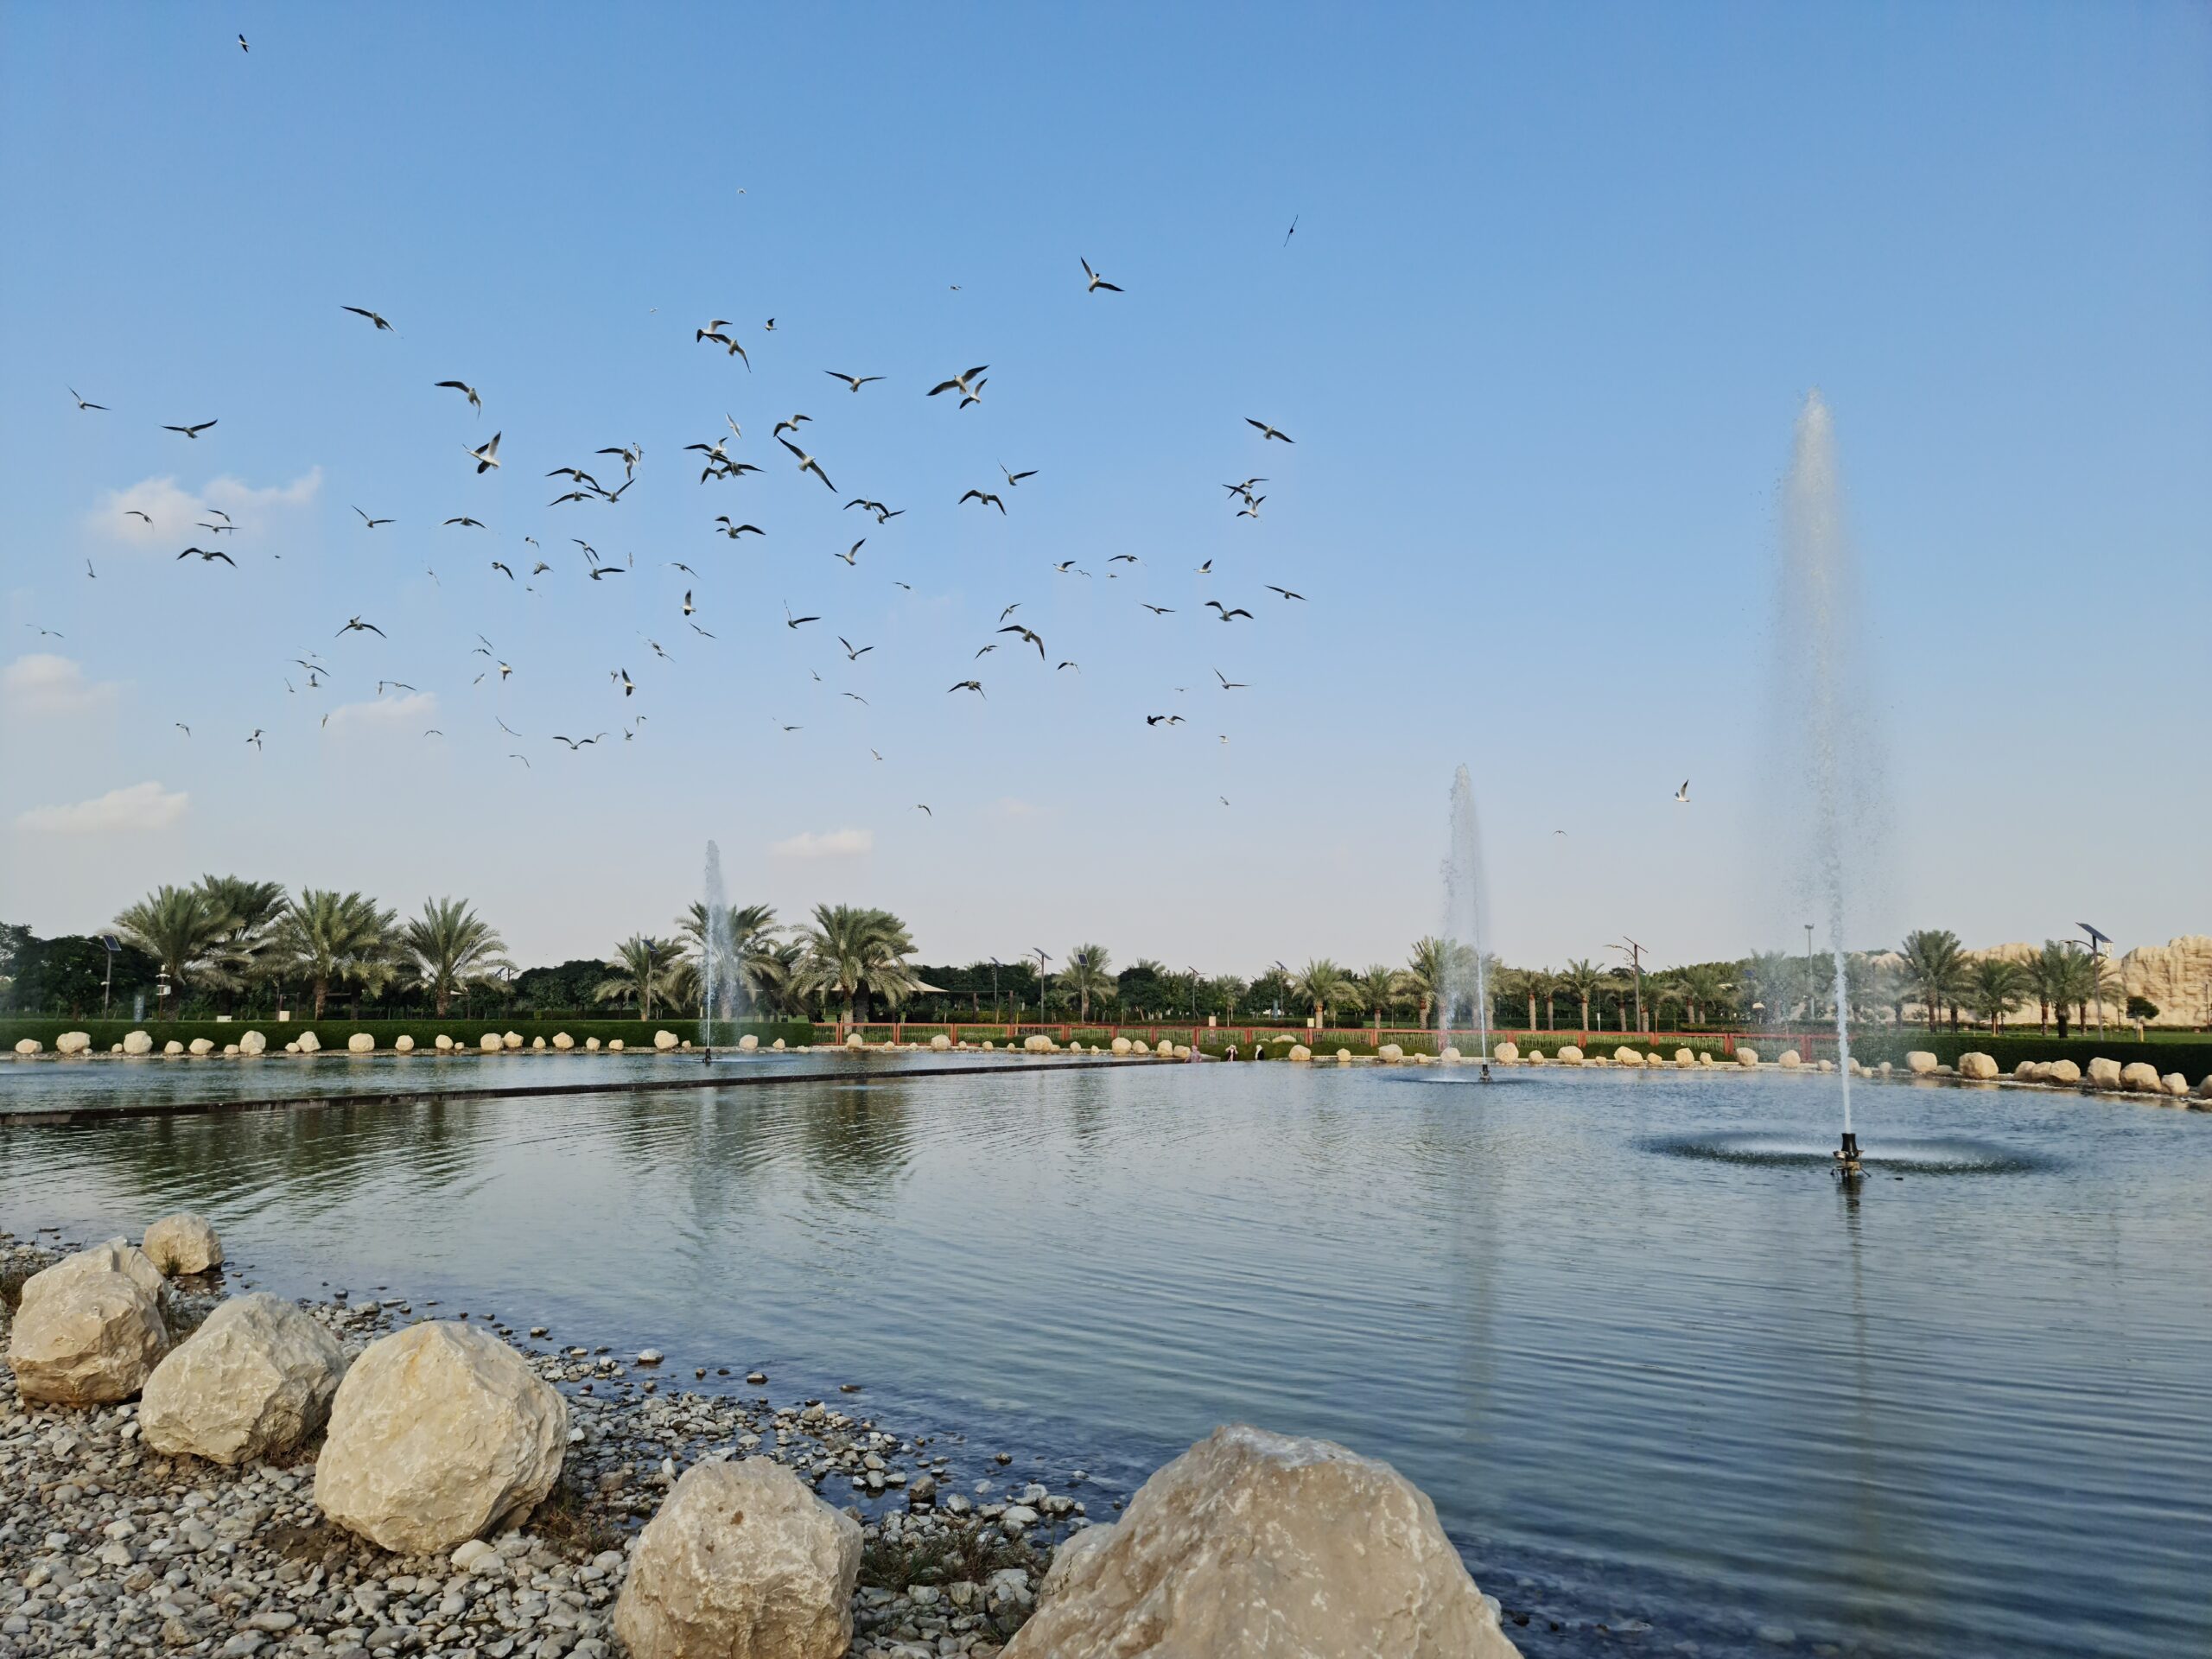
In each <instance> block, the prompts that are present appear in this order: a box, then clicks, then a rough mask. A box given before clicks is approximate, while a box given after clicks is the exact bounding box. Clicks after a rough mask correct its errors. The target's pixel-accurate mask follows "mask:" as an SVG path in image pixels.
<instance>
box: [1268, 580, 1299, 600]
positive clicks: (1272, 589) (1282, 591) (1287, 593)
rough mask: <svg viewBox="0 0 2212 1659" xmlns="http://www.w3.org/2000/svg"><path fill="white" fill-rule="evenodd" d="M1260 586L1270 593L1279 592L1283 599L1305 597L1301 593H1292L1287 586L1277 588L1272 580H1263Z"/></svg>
mask: <svg viewBox="0 0 2212 1659" xmlns="http://www.w3.org/2000/svg"><path fill="white" fill-rule="evenodd" d="M1260 586H1262V588H1266V589H1267V590H1268V592H1269V593H1271V594H1281V595H1282V596H1283V597H1284V598H1285V599H1298V600H1302V599H1304V598H1305V597H1306V595H1305V594H1294V593H1293V592H1291V591H1290V589H1289V588H1278V587H1276V586H1275V585H1274V583H1273V582H1262V583H1261V584H1260Z"/></svg>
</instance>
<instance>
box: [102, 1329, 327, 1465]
mask: <svg viewBox="0 0 2212 1659" xmlns="http://www.w3.org/2000/svg"><path fill="white" fill-rule="evenodd" d="M345 1374H346V1354H345V1351H344V1350H343V1349H341V1348H340V1347H339V1345H338V1338H336V1337H334V1336H333V1335H331V1333H330V1332H329V1331H328V1330H327V1329H326V1328H325V1327H324V1326H323V1325H322V1323H321V1321H320V1320H318V1319H315V1318H314V1317H313V1316H312V1315H310V1314H308V1313H303V1312H302V1311H301V1310H300V1309H299V1308H298V1307H296V1306H294V1305H293V1304H292V1303H290V1302H288V1301H285V1300H283V1299H282V1298H280V1297H276V1296H271V1295H270V1294H268V1293H267V1292H266V1291H258V1290H257V1291H255V1292H253V1293H252V1294H251V1295H246V1296H239V1297H235V1298H233V1299H232V1300H229V1301H226V1302H225V1303H223V1304H222V1305H221V1306H219V1307H218V1308H216V1310H215V1311H214V1312H213V1313H211V1314H209V1315H208V1316H207V1323H206V1324H204V1325H201V1326H200V1328H199V1329H198V1330H197V1331H195V1332H193V1333H192V1334H191V1335H190V1336H189V1337H188V1338H185V1340H184V1341H183V1343H181V1344H180V1345H179V1346H177V1347H176V1348H175V1349H173V1350H171V1351H170V1352H169V1355H168V1358H166V1359H164V1360H162V1363H160V1364H158V1365H156V1367H154V1374H153V1375H152V1376H149V1377H148V1378H147V1379H146V1389H145V1395H144V1397H143V1399H142V1400H141V1401H140V1402H139V1406H138V1422H139V1432H140V1433H142V1434H143V1436H144V1437H145V1440H146V1444H147V1445H148V1446H151V1447H152V1448H153V1449H154V1450H155V1451H156V1452H167V1453H168V1455H169V1456H171V1457H177V1456H181V1455H183V1454H186V1453H189V1454H191V1455H192V1456H194V1457H197V1458H207V1459H209V1460H211V1461H213V1462H215V1463H226V1464H230V1463H240V1462H243V1461H245V1459H248V1458H263V1457H268V1456H270V1455H271V1454H272V1453H277V1452H288V1451H289V1450H290V1449H291V1448H292V1447H294V1446H297V1445H298V1444H299V1443H300V1442H301V1441H302V1440H306V1439H307V1438H308V1436H309V1435H311V1434H313V1433H315V1430H317V1429H318V1428H320V1427H322V1424H323V1420H324V1419H325V1418H326V1417H327V1416H328V1415H329V1414H330V1397H331V1395H334V1394H335V1393H336V1392H337V1391H338V1380H339V1378H340V1377H341V1376H344V1375H345Z"/></svg>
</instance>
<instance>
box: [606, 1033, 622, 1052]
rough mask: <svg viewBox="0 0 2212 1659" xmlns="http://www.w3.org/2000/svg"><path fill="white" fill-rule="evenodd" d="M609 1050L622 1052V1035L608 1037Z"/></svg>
mask: <svg viewBox="0 0 2212 1659" xmlns="http://www.w3.org/2000/svg"><path fill="white" fill-rule="evenodd" d="M607 1052H608V1053H610V1054H620V1052H622V1039H620V1037H610V1038H608V1039H607Z"/></svg>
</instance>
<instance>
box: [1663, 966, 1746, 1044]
mask: <svg viewBox="0 0 2212 1659" xmlns="http://www.w3.org/2000/svg"><path fill="white" fill-rule="evenodd" d="M1675 984H1676V985H1677V986H1678V987H1680V988H1681V993H1682V1003H1683V1007H1685V1009H1686V1010H1687V1011H1688V1014H1689V1020H1690V1027H1691V1029H1692V1030H1695V1029H1697V1027H1699V1026H1700V1024H1702V1023H1703V1021H1704V1020H1708V1019H1711V1018H1712V1017H1713V1015H1714V1014H1717V1013H1719V1010H1720V1009H1722V1008H1723V1007H1726V1006H1727V1003H1728V999H1729V998H1730V997H1732V996H1733V995H1735V992H1736V982H1735V976H1733V975H1732V974H1731V973H1730V972H1729V971H1728V969H1727V968H1726V966H1724V965H1723V964H1721V963H1717V962H1700V963H1694V964H1693V965H1692V966H1690V967H1688V968H1685V969H1682V970H1681V972H1680V973H1678V974H1676V975H1675Z"/></svg>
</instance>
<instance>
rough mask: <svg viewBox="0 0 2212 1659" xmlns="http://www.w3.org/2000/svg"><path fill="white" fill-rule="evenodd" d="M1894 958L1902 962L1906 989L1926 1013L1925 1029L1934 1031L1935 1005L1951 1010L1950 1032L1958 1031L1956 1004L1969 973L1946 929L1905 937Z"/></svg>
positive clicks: (1960, 949)
mask: <svg viewBox="0 0 2212 1659" xmlns="http://www.w3.org/2000/svg"><path fill="white" fill-rule="evenodd" d="M1897 954H1898V955H1899V956H1900V957H1903V958H1904V977H1905V985H1906V988H1907V989H1908V990H1909V991H1910V994H1911V995H1915V996H1916V997H1918V998H1919V999H1920V1001H1921V1006H1922V1007H1924V1008H1926V1009H1927V1011H1928V1029H1929V1030H1930V1031H1933V1030H1935V1029H1936V1008H1937V1007H1938V1006H1939V1005H1941V1006H1944V1007H1948V1008H1949V1009H1950V1010H1951V1027H1952V1029H1954V1030H1956V1029H1957V1028H1958V1023H1959V1015H1958V1002H1959V999H1960V998H1961V996H1962V995H1965V993H1966V989H1967V983H1968V973H1969V969H1968V968H1967V957H1966V950H1965V947H1964V946H1962V945H1961V944H1960V943H1959V936H1958V935H1957V934H1955V933H1954V932H1952V931H1951V930H1950V929H1949V928H1948V927H1923V928H1920V929H1918V930H1916V931H1914V932H1910V933H1908V934H1906V935H1905V938H1904V944H1902V945H1900V946H1899V947H1898V949H1897Z"/></svg>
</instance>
